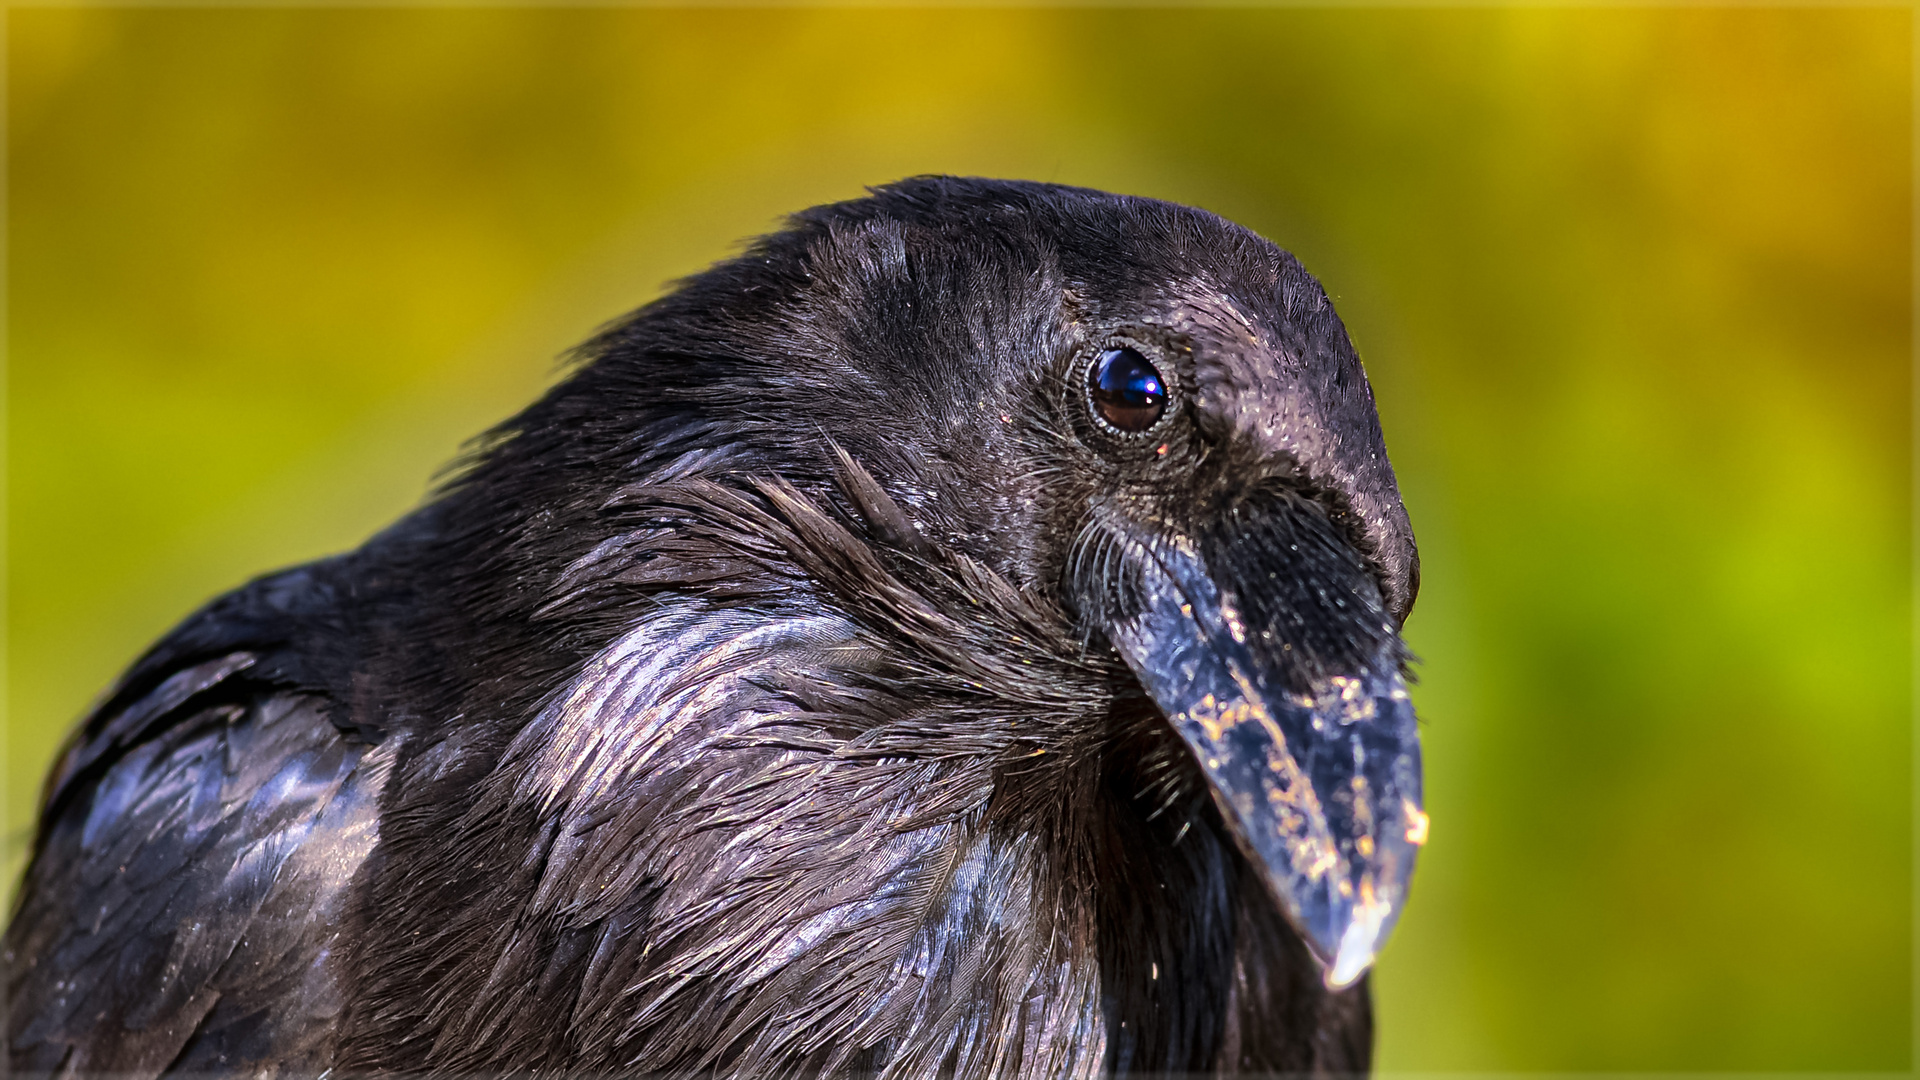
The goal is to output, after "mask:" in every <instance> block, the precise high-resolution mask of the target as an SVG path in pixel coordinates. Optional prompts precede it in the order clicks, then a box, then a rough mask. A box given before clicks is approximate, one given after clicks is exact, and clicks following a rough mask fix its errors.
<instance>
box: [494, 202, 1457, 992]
mask: <svg viewBox="0 0 1920 1080" xmlns="http://www.w3.org/2000/svg"><path fill="white" fill-rule="evenodd" d="M589 352H590V354H591V355H592V356H593V357H594V358H595V359H596V363H595V364H593V365H592V366H591V367H590V368H588V369H586V370H584V371H583V372H582V373H581V374H580V375H579V376H577V377H576V378H575V379H573V380H571V381H570V382H569V383H568V384H567V385H566V386H564V387H562V388H561V389H560V390H559V391H557V392H556V395H555V396H554V397H553V398H550V399H549V401H548V402H547V403H545V405H544V406H543V408H544V409H545V410H546V412H545V413H544V414H543V415H542V416H540V417H538V418H537V419H538V426H537V428H536V427H531V426H530V427H528V428H525V429H523V431H525V432H526V434H523V435H522V436H521V439H522V441H525V440H527V439H535V438H544V439H548V440H558V439H570V440H573V441H572V442H571V443H569V444H568V446H570V447H571V448H570V449H566V448H561V447H559V444H557V443H556V444H555V445H554V447H551V448H549V453H548V456H549V458H550V459H551V458H555V457H563V458H568V459H571V460H576V461H580V462H585V463H588V464H590V465H591V466H592V467H593V468H594V469H604V466H605V463H607V462H608V461H611V460H616V459H618V460H625V461H629V462H633V463H635V464H633V465H632V466H631V467H630V472H631V473H640V472H644V471H646V470H652V472H653V474H655V475H657V474H659V472H660V469H661V466H660V464H659V463H660V462H661V461H663V460H668V459H671V460H675V461H680V462H682V464H679V465H675V466H673V468H674V469H678V470H695V469H697V470H700V471H704V472H707V473H710V474H712V473H718V472H728V471H730V472H732V473H734V474H736V475H741V476H760V477H766V476H768V475H772V476H774V477H777V478H778V479H780V480H781V481H782V482H787V483H791V484H792V485H794V486H795V487H796V488H798V489H799V490H801V491H803V492H806V493H809V494H812V495H817V496H819V497H820V498H821V499H822V500H823V501H828V502H832V501H835V500H838V501H839V503H840V505H843V506H844V505H846V502H847V499H846V496H845V495H844V494H843V493H844V491H845V479H844V471H845V467H846V464H847V462H848V461H849V460H850V461H854V462H858V463H859V464H858V466H857V467H856V469H857V471H858V472H859V475H860V476H861V477H862V478H865V480H864V482H867V483H872V482H875V481H877V485H878V487H879V488H880V489H883V491H884V495H885V498H884V499H879V500H875V499H867V500H866V502H867V504H868V505H866V506H865V507H864V508H863V507H859V506H856V507H855V508H854V509H856V510H861V511H862V512H864V513H865V516H866V518H867V519H868V520H869V521H870V522H874V521H877V520H878V519H881V518H885V519H889V520H887V521H878V523H879V524H880V525H885V526H887V527H886V528H882V529H880V530H879V534H880V535H879V539H880V540H881V541H884V542H885V543H886V546H889V547H891V548H893V549H896V554H897V555H898V556H899V557H901V558H906V559H912V558H919V557H929V556H927V553H929V552H951V553H956V555H957V557H960V558H964V559H966V560H968V561H969V562H970V563H971V564H973V565H980V566H984V567H987V568H990V569H991V570H992V571H993V572H994V573H995V574H996V576H997V578H998V579H999V580H1004V581H1006V582H1010V583H1012V585H1013V586H1014V587H1015V588H1016V589H1018V590H1020V591H1021V592H1022V593H1023V594H1025V595H1027V596H1029V597H1031V598H1033V600H1034V603H1035V604H1036V605H1037V606H1038V607H1037V609H1038V610H1044V611H1047V612H1051V613H1053V617H1055V618H1056V619H1057V620H1058V622H1059V627H1058V629H1059V634H1058V635H1057V640H1059V641H1063V642H1068V643H1076V644H1077V645H1078V647H1079V648H1081V649H1083V650H1085V651H1086V654H1087V655H1097V656H1100V657H1104V658H1106V659H1107V660H1108V661H1112V660H1114V659H1115V658H1117V660H1118V661H1119V662H1117V663H1113V662H1108V663H1106V664H1105V666H1104V667H1101V666H1100V665H1097V664H1096V665H1088V666H1083V668H1082V670H1089V671H1094V670H1104V671H1105V672H1106V673H1107V675H1106V677H1107V678H1108V679H1109V680H1111V681H1112V682H1113V683H1114V684H1115V685H1114V686H1113V687H1112V688H1111V691H1110V696H1111V698H1112V699H1113V700H1119V701H1122V702H1124V701H1125V700H1126V699H1127V698H1128V695H1132V700H1134V701H1140V695H1141V694H1142V692H1144V696H1145V698H1146V699H1150V700H1151V702H1152V704H1153V705H1154V706H1156V707H1157V710H1158V713H1159V714H1160V716H1162V717H1164V721H1165V724H1166V725H1167V726H1168V727H1170V729H1171V730H1172V731H1173V732H1174V733H1176V734H1177V736H1178V739H1179V740H1180V741H1181V742H1182V743H1184V746H1185V748H1186V750H1187V751H1190V753H1191V756H1192V759H1193V761H1194V762H1195V763H1197V767H1198V773H1199V775H1202V776H1204V781H1205V785H1206V786H1207V787H1208V788H1209V789H1210V792H1211V795H1212V798H1213V800H1214V802H1215V804H1216V805H1217V807H1218V809H1219V812H1220V815H1221V818H1222V820H1223V821H1224V822H1225V823H1226V827H1227V829H1228V831H1229V832H1230V833H1231V834H1232V836H1233V838H1234V840H1235V842H1237V844H1238V846H1239V847H1240V849H1241V851H1242V852H1243V853H1244V854H1245V856H1246V857H1247V858H1248V860H1249V861H1250V862H1251V863H1252V864H1253V865H1254V866H1255V867H1257V868H1258V870H1259V872H1260V873H1261V875H1262V877H1263V878H1264V880H1265V882H1266V884H1267V886H1268V888H1269V889H1270V890H1271V892H1272V894H1273V896H1274V897H1275V898H1277V900H1278V901H1279V903H1280V904H1281V905H1282V906H1283V907H1284V909H1285V910H1286V912H1287V913H1288V915H1289V917H1290V918H1291V920H1292V922H1293V924H1294V925H1295V927H1296V928H1297V929H1298V930H1299V931H1300V933H1301V935H1302V936H1303V938H1304V939H1305V940H1306V941H1307V942H1308V943H1309V945H1310V946H1311V948H1312V950H1313V951H1314V952H1315V953H1316V954H1317V955H1318V957H1319V958H1320V960H1321V961H1322V963H1323V964H1324V966H1325V973H1326V980H1327V982H1328V984H1329V985H1332V986H1335V987H1339V986H1344V985H1346V984H1348V983H1351V982H1353V981H1354V980H1356V979H1357V978H1358V977H1359V976H1360V975H1361V974H1362V973H1363V972H1364V971H1365V970H1366V968H1367V966H1368V964H1369V963H1370V962H1371V960H1372V958H1373V956H1374V954H1375V952H1376V950H1377V949H1378V948H1379V946H1380V944H1381V942H1382V940H1383V939H1384V937H1385V935H1386V934H1387V932H1388V930H1389V929H1390V928H1391V927H1392V925H1393V923H1394V922H1395V920H1396V919H1397V917H1398V916H1399V914H1400V911H1401V908H1402V906H1403V904H1404V901H1405V898H1406V895H1407V883H1408V879H1409V876H1410V874H1411V873H1412V870H1413V863H1414V854H1415V850H1416V848H1417V847H1418V846H1419V845H1420V844H1421V843H1422V842H1423V840H1424V839H1425V835H1426V829H1427V824H1426V821H1427V819H1426V816H1425V815H1424V814H1423V813H1422V811H1421V788H1420V784H1421V779H1420V749H1419V741H1418V736H1417V733H1416V729H1415V722H1414V714H1413V710H1412V707H1411V706H1410V704H1409V702H1408V698H1407V690H1406V682H1405V679H1404V676H1403V666H1404V664H1405V662H1406V660H1407V654H1406V651H1405V649H1404V647H1403V646H1402V644H1401V641H1400V638H1399V633H1398V631H1399V626H1400V624H1401V622H1402V621H1403V620H1404V619H1405V617H1406V614H1407V611H1408V609H1409V608H1410V607H1411V606H1412V603H1413V598H1414V592H1415V589H1416V587H1417V582H1418V562H1417V557H1416V555H1415V550H1414V543H1413V537H1412V533H1411V531H1410V529H1409V526H1408V523H1407V517H1406V513H1405V511H1404V509H1403V508H1402V506H1401V502H1400V498H1399V494H1398V491H1397V489H1396V486H1395V482H1394V476H1393V471H1392V469H1391V467H1390V466H1389V464H1388V462H1387V456H1386V450H1385V447H1384V445H1383V443H1382V440H1381V434H1380V427H1379V423H1378V421H1377V419H1376V417H1375V413H1374V407H1373V400H1372V394H1371V391H1370V390H1369V388H1368V385H1367V380H1366V376H1365V374H1364V372H1363V371H1362V369H1361V366H1360V362H1359V359H1358V357H1357V356H1356V355H1355V352H1354V349H1353V347H1352V345H1351V344H1350V343H1349V341H1348V339H1347V335H1346V332H1345V329H1344V327H1343V326H1342V325H1341V322H1340V320H1339V318H1338V317H1337V316H1335V314H1334V312H1333V308H1332V306H1331V304H1330V303H1329V301H1328V299H1327V297H1326V294H1325V293H1324V292H1323V291H1322V289H1321V288H1320V286H1319V285H1318V283H1316V282H1315V281H1314V279H1313V278H1312V277H1311V276H1310V275H1308V274H1307V272H1306V271H1305V270H1303V269H1302V268H1301V267H1300V265H1299V263H1298V262H1296V261H1295V260H1294V259H1293V258H1292V257H1291V256H1289V255H1288V254H1287V253H1286V252H1284V251H1282V250H1280V249H1279V248H1277V247H1275V246H1273V245H1272V244H1270V243H1268V242H1267V241H1265V240H1263V239H1261V238H1260V237H1258V236H1255V235H1254V234H1252V233H1250V232H1248V231H1246V230H1245V229H1242V228H1240V227H1238V226H1236V225H1233V224H1231V223H1229V222H1227V221H1224V220H1222V219H1220V218H1218V217H1215V216H1213V215H1211V214H1208V213H1205V212H1202V211H1198V210H1193V209H1189V208H1185V207H1179V206H1174V205H1169V204H1166V203H1161V202H1155V201H1152V200H1146V199H1136V198H1124V197H1116V196H1112V195H1106V194H1102V193H1099V192H1093V191H1086V190H1080V189H1073V188H1062V187H1055V186H1049V185H1038V184H1021V183H1003V182H992V181H979V180H956V179H951V178H924V179H917V180H911V181H906V182H903V183H900V184H896V185H892V186H890V187H887V188H883V189H880V190H878V191H876V192H875V194H874V195H873V197H871V198H868V199H862V200H857V201H854V202H849V203H843V204H838V205H834V206H827V207H821V208H818V209H815V210H811V211H807V212H805V213H802V214H800V215H798V216H797V217H796V218H795V219H794V220H793V223H792V225H791V227H790V228H789V229H788V230H786V231H783V232H780V233H777V234H774V235H773V236H770V237H768V238H766V239H764V240H762V241H760V242H759V243H758V244H757V245H756V246H755V247H754V248H753V249H751V250H750V251H749V252H748V253H747V254H746V255H745V256H743V257H742V258H739V259H736V260H733V261H730V262H728V263H724V264H722V265H720V266H719V267H716V268H715V269H714V270H712V271H709V272H708V273H706V274H703V275H701V276H699V277H697V278H694V279H691V280H690V281H688V282H685V283H683V285H682V286H681V287H680V289H678V290H677V291H676V292H674V293H672V294H671V295H669V296H668V297H666V298H665V299H663V300H661V301H659V302H657V303H656V304H654V305H652V306H651V307H649V308H647V309H644V310H643V311H642V312H640V313H639V314H638V315H636V316H635V317H633V318H632V319H630V320H628V321H627V322H624V323H622V324H620V325H618V326H616V327H614V328H612V329H611V330H609V331H608V332H607V333H606V334H605V335H603V337H602V338H600V339H599V340H598V341H597V342H595V343H594V344H593V345H592V346H590V348H589ZM636 414H637V415H640V416H641V417H643V418H647V420H646V423H645V424H643V425H642V430H641V431H640V432H639V433H638V434H636V431H635V428H634V426H633V423H632V418H633V417H634V416H635V415H636ZM538 448H539V447H538V444H537V443H536V444H535V449H536V450H537V449H538ZM675 454H680V455H681V456H680V457H679V458H674V457H673V455H675ZM584 468H585V466H583V469H584ZM583 475H584V473H583ZM628 479H629V480H630V481H631V480H632V479H634V477H633V476H631V475H630V476H629V477H628ZM596 482H597V481H596ZM836 492H842V494H836ZM853 501H854V502H859V501H861V500H859V499H858V498H856V499H854V500H853ZM876 502H877V503H881V504H884V505H882V506H880V507H879V509H878V511H876V509H875V504H876ZM962 600H964V598H962ZM952 614H953V616H954V617H955V618H957V619H965V618H967V617H968V616H967V612H966V611H964V610H959V611H955V612H953V613H952ZM1141 704H1142V706H1143V707H1144V702H1142V703H1141Z"/></svg>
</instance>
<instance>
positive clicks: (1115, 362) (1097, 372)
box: [1087, 348, 1167, 431]
mask: <svg viewBox="0 0 1920 1080" xmlns="http://www.w3.org/2000/svg"><path fill="white" fill-rule="evenodd" d="M1087 390H1088V393H1089V395H1090V396H1091V397H1092V398H1093V409H1094V411H1095V412H1097V413H1099V414H1100V418H1101V419H1103V420H1105V421H1106V422H1107V423H1109V424H1112V425H1113V426H1114V427H1117V428H1119V429H1120V430H1121V431H1145V430H1147V429H1148V428H1150V427H1152V426H1153V424H1154V421H1156V420H1158V419H1160V414H1161V413H1162V412H1165V411H1166V408H1167V384H1166V383H1165V382H1164V381H1162V380H1161V378H1160V373H1159V372H1158V371H1155V370H1154V369H1153V365H1152V364H1149V363H1147V358H1146V357H1144V356H1141V355H1140V354H1139V353H1138V352H1136V351H1135V350H1133V349H1128V348H1119V349H1108V350H1106V351H1105V352H1103V353H1101V354H1100V355H1099V356H1098V357H1096V358H1095V359H1094V361H1093V374H1092V375H1091V376H1090V377H1089V378H1088V379H1087Z"/></svg>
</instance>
